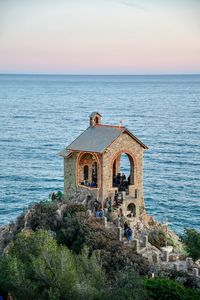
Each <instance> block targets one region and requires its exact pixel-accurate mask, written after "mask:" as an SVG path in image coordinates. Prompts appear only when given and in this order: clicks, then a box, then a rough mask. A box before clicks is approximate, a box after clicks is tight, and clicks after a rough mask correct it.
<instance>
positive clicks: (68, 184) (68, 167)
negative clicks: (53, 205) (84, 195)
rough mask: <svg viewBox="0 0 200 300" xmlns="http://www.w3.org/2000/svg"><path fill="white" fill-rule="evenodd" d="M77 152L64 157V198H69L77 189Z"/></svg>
mask: <svg viewBox="0 0 200 300" xmlns="http://www.w3.org/2000/svg"><path fill="white" fill-rule="evenodd" d="M76 159H77V153H72V154H71V156H70V157H67V158H66V157H65V158H64V199H65V200H67V199H69V197H70V196H71V194H73V193H74V192H75V191H76Z"/></svg>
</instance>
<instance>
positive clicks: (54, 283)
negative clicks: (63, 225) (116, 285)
mask: <svg viewBox="0 0 200 300" xmlns="http://www.w3.org/2000/svg"><path fill="white" fill-rule="evenodd" d="M0 269H1V270H4V272H1V273H0V286H1V287H2V288H3V289H5V290H7V291H10V292H12V293H13V294H14V295H15V296H16V298H17V299H21V300H27V299H30V300H31V299H37V300H42V299H52V300H53V299H63V300H65V299H101V298H102V294H103V288H105V283H104V278H105V276H104V273H103V271H102V270H101V267H100V266H99V265H98V263H97V261H96V258H95V257H94V256H91V257H90V258H88V251H87V250H86V249H84V251H83V252H82V253H81V254H80V255H78V256H75V255H74V254H73V253H72V252H71V251H70V250H69V249H68V248H67V247H65V246H59V245H58V244H57V242H56V240H55V239H54V237H53V235H52V234H51V233H49V232H47V231H42V230H39V231H36V232H27V233H22V234H20V235H19V236H18V237H17V239H16V241H15V242H14V243H13V246H12V247H11V248H10V250H9V252H8V253H7V254H4V255H3V256H2V257H1V259H0Z"/></svg>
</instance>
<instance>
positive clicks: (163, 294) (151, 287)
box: [144, 278, 200, 300]
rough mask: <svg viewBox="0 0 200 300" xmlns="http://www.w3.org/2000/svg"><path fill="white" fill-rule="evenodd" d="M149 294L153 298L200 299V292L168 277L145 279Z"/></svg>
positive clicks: (168, 299) (171, 299) (166, 299)
mask: <svg viewBox="0 0 200 300" xmlns="http://www.w3.org/2000/svg"><path fill="white" fill-rule="evenodd" d="M144 286H145V288H146V291H147V295H148V297H149V298H150V299H152V300H160V299H162V300H199V299H200V293H199V292H198V291H197V290H195V289H187V288H185V287H184V286H182V285H181V284H179V283H177V282H176V281H173V280H171V279H167V278H154V279H153V278H151V279H146V280H145V281H144Z"/></svg>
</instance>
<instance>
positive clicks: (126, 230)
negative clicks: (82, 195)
mask: <svg viewBox="0 0 200 300" xmlns="http://www.w3.org/2000/svg"><path fill="white" fill-rule="evenodd" d="M111 207H112V203H111V199H109V198H108V197H107V198H106V200H105V209H107V210H108V211H109V209H111ZM94 212H95V216H96V217H97V218H102V217H104V216H105V213H104V210H103V209H102V208H101V204H100V202H99V201H98V200H97V199H95V201H94ZM124 236H125V237H126V238H127V240H128V241H129V242H130V241H131V240H132V238H133V230H132V229H131V227H130V225H129V223H128V222H127V221H126V222H125V223H124Z"/></svg>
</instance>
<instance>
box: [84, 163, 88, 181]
mask: <svg viewBox="0 0 200 300" xmlns="http://www.w3.org/2000/svg"><path fill="white" fill-rule="evenodd" d="M88 175H89V168H88V166H87V165H86V166H84V168H83V178H84V180H88V177H89V176H88Z"/></svg>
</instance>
